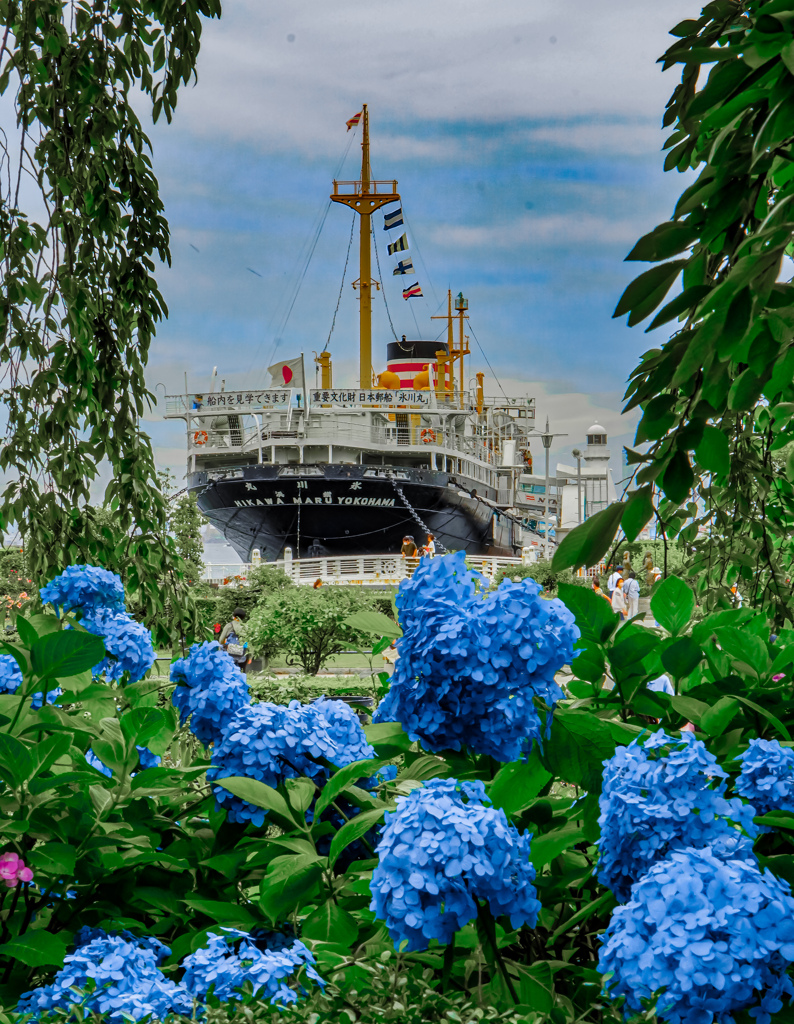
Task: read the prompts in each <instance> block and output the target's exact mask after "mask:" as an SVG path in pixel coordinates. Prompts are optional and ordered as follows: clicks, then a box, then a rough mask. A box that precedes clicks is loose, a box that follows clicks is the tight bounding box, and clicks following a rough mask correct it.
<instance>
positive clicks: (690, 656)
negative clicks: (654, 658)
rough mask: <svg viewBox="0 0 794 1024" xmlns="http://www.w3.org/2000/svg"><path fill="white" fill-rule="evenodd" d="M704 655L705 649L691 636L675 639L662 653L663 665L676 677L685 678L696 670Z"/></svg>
mask: <svg viewBox="0 0 794 1024" xmlns="http://www.w3.org/2000/svg"><path fill="white" fill-rule="evenodd" d="M704 657H705V655H704V653H703V649H702V648H701V647H699V646H698V645H697V644H696V643H695V641H694V640H693V639H692V637H689V636H682V637H679V638H678V639H677V640H673V642H672V643H671V644H669V645H668V646H666V647H664V648H663V649H662V653H661V659H662V666H663V667H664V669H665V671H666V672H669V673H670V675H672V676H673V677H674V678H675V679H683V678H684V676H688V675H690V673H692V672H694V671H695V669H696V668H697V667H698V665H699V664H700V663H701V661H702V660H703V658H704Z"/></svg>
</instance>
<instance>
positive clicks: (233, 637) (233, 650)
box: [220, 608, 249, 672]
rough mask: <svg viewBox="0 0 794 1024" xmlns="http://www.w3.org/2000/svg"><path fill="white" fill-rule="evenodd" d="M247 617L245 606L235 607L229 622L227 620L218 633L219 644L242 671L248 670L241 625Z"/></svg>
mask: <svg viewBox="0 0 794 1024" xmlns="http://www.w3.org/2000/svg"><path fill="white" fill-rule="evenodd" d="M246 618H247V613H246V610H245V608H235V609H234V611H233V612H232V620H231V622H227V623H226V625H225V626H224V627H223V632H222V633H221V635H220V645H221V647H223V648H224V650H225V651H226V653H227V654H228V655H229V657H230V658H231V659H232V661H233V662H234V663H235V665H236V666H237V667H238V668H239V669H240V670H241V671H242V672H247V671H248V661H249V658H248V644H247V643H244V642H243V638H242V627H243V623H244V622H245V620H246Z"/></svg>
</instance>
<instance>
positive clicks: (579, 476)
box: [571, 448, 582, 526]
mask: <svg viewBox="0 0 794 1024" xmlns="http://www.w3.org/2000/svg"><path fill="white" fill-rule="evenodd" d="M571 455H573V457H574V458H575V459H576V506H577V510H578V514H577V519H576V521H577V522H578V524H579V526H581V525H582V453H581V452H580V451H579V449H578V448H574V450H573V451H572V452H571Z"/></svg>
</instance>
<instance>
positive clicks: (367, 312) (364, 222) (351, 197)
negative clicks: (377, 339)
mask: <svg viewBox="0 0 794 1024" xmlns="http://www.w3.org/2000/svg"><path fill="white" fill-rule="evenodd" d="M362 115H363V116H362V124H363V135H362V139H361V179H360V180H359V181H334V190H333V192H332V193H331V199H332V200H333V202H335V203H342V204H343V205H344V206H349V207H350V209H351V210H354V211H355V212H356V213H357V214H358V215H359V216H360V217H361V224H360V229H361V230H360V235H359V276H358V281H355V282H354V283H353V287H354V288H355V287H356V286H358V288H359V317H358V324H359V386H360V387H362V388H368V387H371V386H372V288H373V286H374V287H375V288H379V287H380V284H379V282H378V281H373V280H372V266H371V259H372V253H371V248H370V240H369V239H370V234H371V231H372V214H373V213H374V212H375V211H376V210H379V209H380V208H381V207H382V206H387V205H388V204H389V203H393V202H396V201H397V200H399V198H400V195H399V193H398V192H397V182H396V181H373V180H372V172H371V170H370V165H369V111H368V110H367V104H366V103H365V104H364V107H363V110H362Z"/></svg>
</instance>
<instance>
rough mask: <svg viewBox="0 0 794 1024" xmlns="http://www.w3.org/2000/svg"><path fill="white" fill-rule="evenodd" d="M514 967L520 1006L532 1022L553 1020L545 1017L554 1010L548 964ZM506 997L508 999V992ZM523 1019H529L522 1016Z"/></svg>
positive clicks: (517, 965) (543, 962)
mask: <svg viewBox="0 0 794 1024" xmlns="http://www.w3.org/2000/svg"><path fill="white" fill-rule="evenodd" d="M514 966H515V970H516V973H517V974H518V1001H519V1004H520V1006H521V1007H524V1006H526V1007H527V1008H528V1009H529V1011H530V1014H531V1015H532V1019H533V1020H536V1019H545V1020H553V1018H552V1017H551V1016H547V1015H549V1014H551V1012H552V1010H553V1008H554V991H553V984H552V976H551V965H550V964H549V962H548V961H547V960H545V961H544V960H540V961H538V962H537V963H534V964H531V965H527V964H519V963H516V964H515V965H514ZM506 995H507V996H508V998H510V994H509V992H508V993H506ZM516 1009H517V1010H518V1009H519V1007H516ZM537 1014H542V1015H543V1017H542V1018H537V1016H536V1015H537ZM447 1019H448V1020H449V1019H450V1018H449V1014H447ZM485 1019H487V1018H485ZM523 1019H529V1018H528V1017H524V1016H523V1015H522V1020H523Z"/></svg>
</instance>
